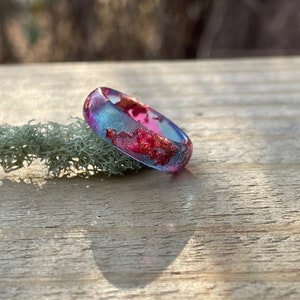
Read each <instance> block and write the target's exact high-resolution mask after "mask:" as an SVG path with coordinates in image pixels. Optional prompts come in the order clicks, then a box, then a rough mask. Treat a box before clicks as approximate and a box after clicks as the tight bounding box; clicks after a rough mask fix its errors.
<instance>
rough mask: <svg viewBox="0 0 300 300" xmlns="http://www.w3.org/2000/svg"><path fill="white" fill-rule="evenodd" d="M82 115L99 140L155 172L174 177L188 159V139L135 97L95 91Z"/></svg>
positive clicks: (108, 91) (86, 102)
mask: <svg viewBox="0 0 300 300" xmlns="http://www.w3.org/2000/svg"><path fill="white" fill-rule="evenodd" d="M83 115H84V118H85V121H86V122H87V124H88V125H89V126H90V127H91V128H92V129H93V130H94V131H95V132H96V133H97V134H98V135H99V137H101V138H102V139H104V140H105V141H107V142H109V143H111V144H112V145H113V146H114V147H116V148H117V149H119V150H121V151H122V152H124V153H125V154H127V155H128V156H130V157H132V158H133V159H135V160H137V161H139V162H141V163H143V164H145V165H147V166H149V167H152V168H154V169H157V170H160V171H164V172H172V173H175V172H178V171H179V170H181V169H182V168H183V167H184V166H185V165H186V164H187V163H188V161H189V159H190V158H191V155H192V151H193V146H192V142H191V140H190V139H189V137H188V136H187V135H186V134H185V133H184V132H183V131H182V130H181V129H180V128H179V127H178V126H177V125H175V124H174V123H173V122H172V121H170V120H169V119H168V118H166V117H165V116H163V115H162V114H160V113H159V112H157V111H156V110H154V109H153V108H151V107H149V106H148V105H145V104H143V103H141V102H140V101H138V100H137V99H135V98H134V97H130V96H128V95H126V94H123V93H121V92H118V91H116V90H113V89H111V88H107V87H100V88H97V89H95V90H94V91H92V92H91V93H90V94H89V95H88V97H87V98H86V100H85V103H84V107H83Z"/></svg>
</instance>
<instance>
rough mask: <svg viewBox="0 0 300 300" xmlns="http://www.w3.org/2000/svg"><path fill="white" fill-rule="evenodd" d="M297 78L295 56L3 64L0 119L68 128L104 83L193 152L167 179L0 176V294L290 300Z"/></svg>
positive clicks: (299, 217)
mask: <svg viewBox="0 0 300 300" xmlns="http://www.w3.org/2000/svg"><path fill="white" fill-rule="evenodd" d="M299 82H300V58H299V57H292V58H269V59H249V60H247V59H241V60H216V61H190V62H147V63H144V62H143V63H142V62H127V63H69V64H45V65H41V64H38V65H24V66H15V65H11V66H1V67H0V95H1V96H0V103H1V108H2V109H1V111H0V122H1V123H4V122H7V123H10V124H16V125H17V124H23V123H25V122H27V121H29V120H30V119H36V120H38V121H42V122H43V121H48V120H51V121H57V122H61V123H66V122H68V121H69V117H70V116H81V109H82V103H83V101H84V99H85V97H86V96H87V94H88V93H89V92H90V91H91V90H92V89H93V88H95V87H97V86H110V87H113V88H116V89H119V90H121V91H124V92H126V93H127V94H131V95H135V96H136V97H137V98H139V99H141V100H142V101H143V102H146V103H148V104H149V105H151V106H154V107H155V108H157V109H158V110H160V111H161V112H162V113H164V114H165V115H167V116H168V117H170V118H171V119H172V120H174V122H176V123H177V124H178V125H179V126H181V127H183V128H184V129H185V130H186V132H187V133H188V134H189V135H190V137H191V139H192V140H193V143H194V154H193V157H192V159H191V162H190V164H189V165H188V166H187V169H186V170H185V171H184V172H182V173H181V174H178V175H176V176H174V175H173V176H172V175H168V174H162V173H159V172H158V171H151V170H143V171H141V172H139V173H136V174H131V175H128V176H125V177H111V178H106V177H103V178H90V179H76V178H75V179H56V180H54V179H45V177H44V175H45V172H44V171H43V169H42V168H41V165H39V164H37V165H36V166H35V167H32V168H29V169H27V170H24V171H23V172H21V173H20V172H17V173H14V174H8V175H7V174H3V172H2V173H0V178H1V186H0V191H1V193H0V199H1V201H0V298H1V299H299V298H300V85H299ZM20 177H21V180H19V178H20ZM37 183H39V184H37Z"/></svg>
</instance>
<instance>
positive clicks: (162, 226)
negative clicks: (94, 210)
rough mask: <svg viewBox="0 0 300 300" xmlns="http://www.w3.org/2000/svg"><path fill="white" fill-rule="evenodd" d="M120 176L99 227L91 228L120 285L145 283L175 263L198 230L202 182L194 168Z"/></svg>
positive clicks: (108, 273) (101, 264) (102, 261)
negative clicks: (199, 184) (196, 203)
mask: <svg viewBox="0 0 300 300" xmlns="http://www.w3.org/2000/svg"><path fill="white" fill-rule="evenodd" d="M141 173H142V174H141ZM114 180H115V181H116V184H117V185H118V186H117V187H116V190H117V192H115V193H109V194H107V199H106V204H107V209H106V212H105V210H103V208H99V216H98V222H97V225H96V226H94V228H95V230H93V231H89V232H88V235H89V239H90V241H91V248H92V252H93V256H94V260H95V263H96V264H97V266H98V268H99V270H100V271H101V273H102V274H103V276H104V277H105V278H106V279H107V280H108V281H109V282H110V283H111V284H113V285H114V286H116V287H118V288H121V289H132V288H137V287H144V286H146V285H147V284H149V283H151V282H152V281H154V280H155V279H156V278H157V277H159V276H160V275H161V274H162V272H164V271H165V270H166V269H167V268H168V267H169V266H170V265H171V264H172V262H174V260H175V259H176V258H177V257H178V256H179V255H180V253H181V251H182V250H183V249H184V248H185V246H186V245H187V243H188V242H189V240H190V238H191V236H192V235H193V233H194V230H195V225H196V223H197V216H195V214H194V209H193V206H194V201H196V199H197V197H196V190H197V189H196V187H197V184H196V180H195V177H194V175H193V174H192V173H191V172H189V171H188V170H184V171H182V172H181V173H179V174H176V175H166V174H163V173H161V172H157V171H152V170H143V171H141V172H139V173H138V175H129V176H126V177H124V178H123V179H122V180H117V179H112V181H114ZM113 185H114V184H113ZM195 211H196V210H195ZM100 214H101V215H100ZM104 228H105V229H106V230H103V229H104Z"/></svg>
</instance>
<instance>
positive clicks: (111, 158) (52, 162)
mask: <svg viewBox="0 0 300 300" xmlns="http://www.w3.org/2000/svg"><path fill="white" fill-rule="evenodd" d="M36 159H39V160H40V161H42V162H43V163H45V165H46V167H47V168H48V172H49V175H50V176H53V177H60V176H66V175H68V176H69V175H70V174H73V175H75V176H84V177H88V176H94V175H97V174H106V175H123V174H124V173H125V172H128V171H134V170H138V169H140V168H142V165H141V164H140V163H138V162H136V161H135V160H133V159H131V158H130V157H128V156H126V155H125V154H123V153H122V152H120V151H118V150H117V149H115V148H114V147H112V146H111V145H110V144H108V143H106V142H105V141H103V140H102V139H101V138H99V137H98V136H97V135H96V133H94V132H93V131H92V130H91V129H90V128H89V127H88V125H86V123H85V122H84V121H83V120H81V119H74V120H73V122H71V123H70V124H68V125H62V124H58V123H55V122H48V123H34V122H32V121H30V122H29V123H28V124H25V125H22V126H12V125H7V124H5V125H0V165H1V166H2V168H3V170H4V171H5V172H11V171H14V170H17V169H20V168H22V167H24V166H29V165H30V164H31V163H32V162H33V161H34V160H36Z"/></svg>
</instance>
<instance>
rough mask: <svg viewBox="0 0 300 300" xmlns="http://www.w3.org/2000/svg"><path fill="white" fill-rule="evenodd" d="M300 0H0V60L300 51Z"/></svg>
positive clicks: (192, 56) (133, 57)
mask: <svg viewBox="0 0 300 300" xmlns="http://www.w3.org/2000/svg"><path fill="white" fill-rule="evenodd" d="M299 34H300V1H299V0H0V63H26V62H53V61H95V60H146V59H193V58H222V57H244V56H266V55H295V54H300V38H299Z"/></svg>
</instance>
